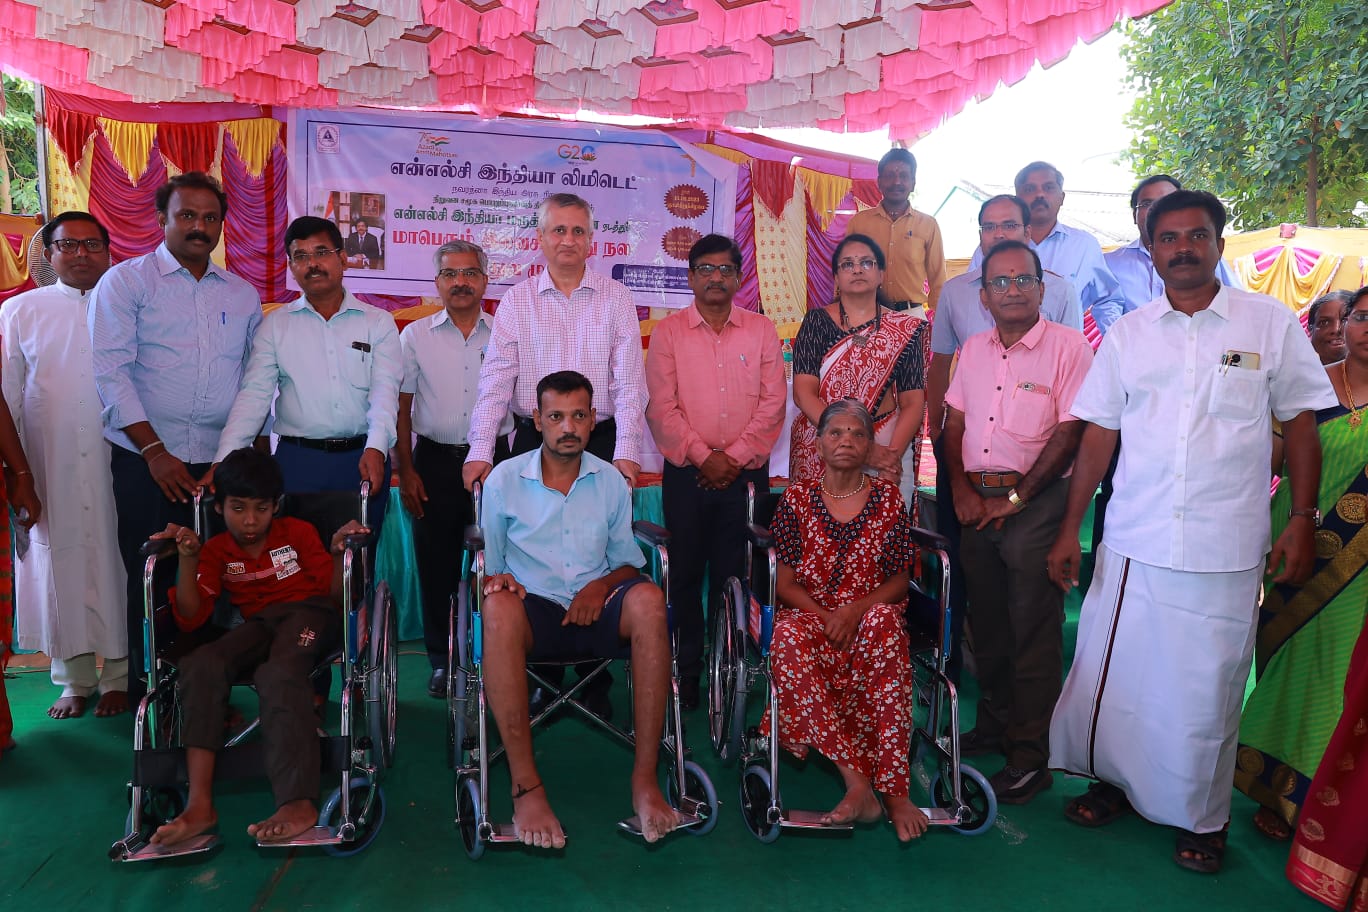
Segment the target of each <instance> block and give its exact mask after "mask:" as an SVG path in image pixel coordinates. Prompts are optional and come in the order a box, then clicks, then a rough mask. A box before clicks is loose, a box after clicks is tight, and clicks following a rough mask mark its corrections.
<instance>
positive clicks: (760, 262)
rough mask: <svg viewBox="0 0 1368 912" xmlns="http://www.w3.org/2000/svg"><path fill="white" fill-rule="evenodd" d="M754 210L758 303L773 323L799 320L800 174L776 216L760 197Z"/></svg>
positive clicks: (803, 204)
mask: <svg viewBox="0 0 1368 912" xmlns="http://www.w3.org/2000/svg"><path fill="white" fill-rule="evenodd" d="M753 208H754V211H755V273H756V277H757V278H758V279H759V280H760V303H761V304H762V305H763V307H764V308H765V313H766V314H767V315H768V316H769V318H770V319H771V320H773V321H774V322H775V323H783V322H785V321H787V320H801V319H802V318H803V314H805V313H807V194H806V193H805V192H804V187H803V179H802V176H801V175H800V176H798V178H797V179H796V180H795V181H794V185H793V198H792V199H791V200H790V201H789V203H788V205H787V206H785V207H784V214H783V215H782V216H780V217H776V216H775V215H774V213H773V212H770V210H769V207H768V206H766V205H765V203H764V201H763V200H761V199H760V197H759V196H755V197H754V199H753Z"/></svg>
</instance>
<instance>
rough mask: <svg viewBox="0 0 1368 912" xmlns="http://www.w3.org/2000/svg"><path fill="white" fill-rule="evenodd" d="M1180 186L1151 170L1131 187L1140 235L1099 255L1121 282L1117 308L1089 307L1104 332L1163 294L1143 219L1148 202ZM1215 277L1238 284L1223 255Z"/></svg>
mask: <svg viewBox="0 0 1368 912" xmlns="http://www.w3.org/2000/svg"><path fill="white" fill-rule="evenodd" d="M1181 189H1183V185H1182V183H1180V182H1179V180H1178V178H1176V177H1172V176H1170V175H1168V174H1152V175H1150V176H1149V177H1147V178H1145V179H1144V180H1142V181H1141V182H1140V183H1139V184H1137V185H1136V186H1135V189H1134V190H1132V191H1131V198H1130V207H1131V215H1132V217H1133V218H1134V219H1135V227H1136V228H1137V229H1139V231H1140V236H1139V237H1138V238H1136V239H1135V240H1133V241H1131V242H1130V243H1129V244H1127V245H1125V246H1124V247H1118V248H1116V249H1115V250H1113V251H1111V252H1109V253H1106V254H1104V255H1103V258H1104V259H1105V260H1106V261H1107V267H1108V268H1109V269H1111V271H1112V274H1113V275H1115V276H1116V280H1117V281H1118V282H1119V283H1120V284H1121V297H1122V301H1121V307H1120V308H1117V307H1116V306H1114V305H1109V306H1107V307H1104V308H1102V309H1100V310H1099V309H1096V308H1094V310H1093V320H1094V321H1096V323H1097V328H1098V329H1099V330H1101V331H1102V332H1103V333H1104V334H1105V333H1106V331H1107V330H1109V329H1111V325H1112V324H1113V323H1115V322H1116V321H1117V320H1119V319H1120V318H1121V316H1122V315H1123V314H1128V313H1130V312H1131V311H1132V310H1135V309H1136V308H1137V307H1141V306H1143V305H1145V304H1148V303H1149V302H1150V301H1153V300H1155V299H1156V298H1161V297H1163V295H1164V280H1163V279H1161V278H1159V273H1158V271H1156V270H1155V268H1154V260H1153V258H1151V257H1150V251H1149V247H1150V237H1149V226H1148V225H1146V223H1145V222H1146V219H1147V218H1148V217H1149V211H1150V207H1151V206H1153V205H1154V204H1155V203H1156V202H1158V201H1159V200H1161V199H1163V198H1164V197H1166V196H1168V195H1169V194H1170V193H1173V192H1174V191H1176V190H1181ZM1216 278H1218V279H1220V280H1221V284H1222V285H1229V286H1231V287H1234V288H1239V287H1241V286H1240V283H1239V282H1238V281H1237V280H1236V279H1235V276H1234V274H1233V273H1231V271H1230V268H1229V267H1228V266H1226V262H1225V260H1224V259H1223V260H1221V261H1220V262H1219V263H1217V264H1216Z"/></svg>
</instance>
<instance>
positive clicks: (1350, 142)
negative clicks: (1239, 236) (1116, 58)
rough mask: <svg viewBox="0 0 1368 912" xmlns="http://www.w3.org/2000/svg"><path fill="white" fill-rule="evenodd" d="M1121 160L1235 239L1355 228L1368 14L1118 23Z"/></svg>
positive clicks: (1318, 12) (1315, 1) (1316, 3)
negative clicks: (1222, 208)
mask: <svg viewBox="0 0 1368 912" xmlns="http://www.w3.org/2000/svg"><path fill="white" fill-rule="evenodd" d="M1128 29H1129V31H1130V36H1131V40H1130V41H1129V42H1128V44H1127V47H1126V49H1125V51H1124V52H1123V54H1124V57H1125V59H1126V62H1127V63H1128V64H1129V66H1130V81H1131V85H1132V87H1133V88H1135V89H1136V90H1137V91H1138V97H1137V98H1136V101H1135V107H1134V108H1133V109H1132V111H1131V115H1130V120H1129V122H1130V126H1131V127H1132V128H1133V130H1134V131H1135V134H1134V136H1135V138H1134V140H1133V141H1132V144H1131V149H1130V158H1131V161H1132V162H1133V164H1134V167H1135V169H1136V173H1138V174H1148V173H1154V172H1169V173H1172V174H1176V175H1178V176H1179V177H1181V178H1182V179H1183V180H1184V182H1186V183H1190V184H1191V185H1192V186H1195V187H1203V188H1207V189H1210V190H1212V191H1213V192H1215V193H1216V194H1217V195H1218V196H1220V197H1221V198H1223V199H1225V200H1226V201H1227V202H1228V203H1229V204H1230V208H1231V214H1232V216H1233V217H1234V219H1235V221H1236V223H1237V224H1239V225H1240V226H1241V227H1243V228H1246V229H1254V228H1262V227H1266V226H1269V225H1273V224H1276V223H1278V222H1301V223H1303V224H1308V225H1322V224H1323V225H1356V224H1359V223H1360V220H1359V219H1357V218H1356V217H1355V215H1354V212H1353V210H1354V208H1355V206H1356V205H1357V204H1358V202H1359V201H1360V200H1363V199H1365V198H1368V3H1364V2H1361V0H1352V2H1350V0H1175V2H1174V3H1173V4H1172V5H1171V6H1168V7H1165V8H1164V9H1162V10H1160V11H1159V12H1158V13H1156V14H1155V15H1153V16H1150V17H1147V18H1145V19H1142V20H1140V21H1139V22H1137V23H1133V24H1131V25H1130V26H1128Z"/></svg>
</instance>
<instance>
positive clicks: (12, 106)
mask: <svg viewBox="0 0 1368 912" xmlns="http://www.w3.org/2000/svg"><path fill="white" fill-rule="evenodd" d="M0 80H3V83H4V90H5V113H4V114H0V212H17V213H25V214H32V213H35V212H37V211H38V146H37V143H36V142H35V140H34V129H35V128H34V123H33V85H32V83H28V82H24V81H23V80H22V79H15V78H14V77H12V76H4V75H0Z"/></svg>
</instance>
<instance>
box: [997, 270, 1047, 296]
mask: <svg viewBox="0 0 1368 912" xmlns="http://www.w3.org/2000/svg"><path fill="white" fill-rule="evenodd" d="M1039 284H1040V278H1039V277H1038V276H1033V275H1029V274H1028V275H1019V276H993V277H992V278H991V279H984V280H983V287H984V288H987V289H988V290H989V291H991V292H992V293H993V294H1000V295H1005V294H1006V293H1007V289H1009V288H1011V287H1012V286H1013V285H1015V286H1016V287H1017V291H1022V292H1026V291H1030V290H1031V289H1033V288H1035V287H1036V286H1037V285H1039Z"/></svg>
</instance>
